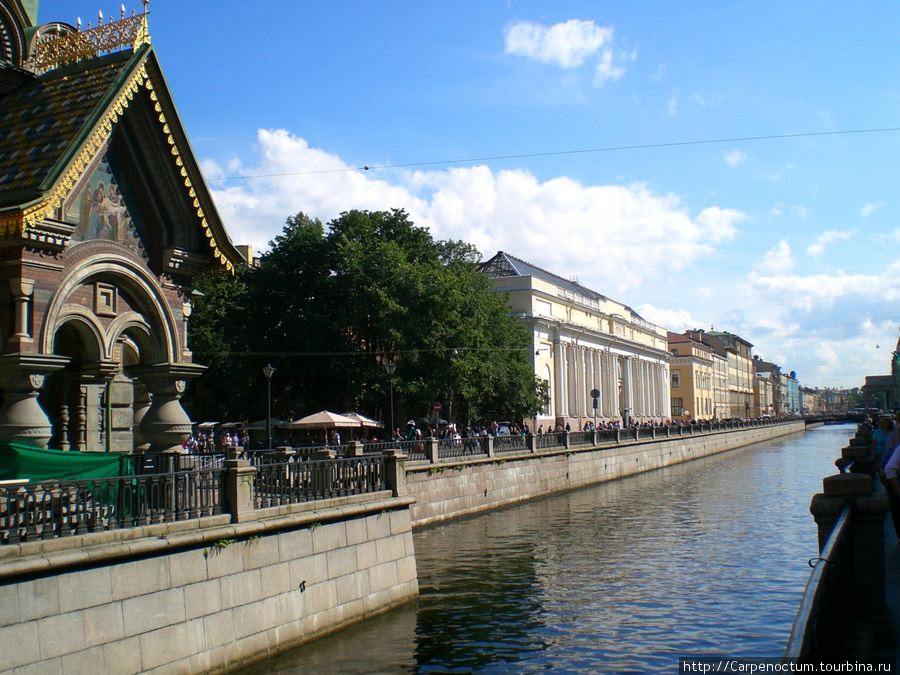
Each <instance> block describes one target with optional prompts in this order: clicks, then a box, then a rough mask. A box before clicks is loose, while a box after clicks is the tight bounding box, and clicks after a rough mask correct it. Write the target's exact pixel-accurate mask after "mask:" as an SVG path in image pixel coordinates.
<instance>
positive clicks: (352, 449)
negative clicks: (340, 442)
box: [344, 441, 365, 457]
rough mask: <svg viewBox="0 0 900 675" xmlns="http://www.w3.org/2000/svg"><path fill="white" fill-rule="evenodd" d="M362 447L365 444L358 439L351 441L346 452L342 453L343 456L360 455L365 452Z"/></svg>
mask: <svg viewBox="0 0 900 675" xmlns="http://www.w3.org/2000/svg"><path fill="white" fill-rule="evenodd" d="M364 448H365V446H364V445H363V444H362V443H360V442H359V441H351V442H350V443H349V444H348V445H347V452H346V453H344V457H362V456H363V455H364V454H365V452H364Z"/></svg>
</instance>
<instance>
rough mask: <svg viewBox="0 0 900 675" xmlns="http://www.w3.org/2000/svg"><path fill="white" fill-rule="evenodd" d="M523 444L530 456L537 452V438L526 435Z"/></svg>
mask: <svg viewBox="0 0 900 675" xmlns="http://www.w3.org/2000/svg"><path fill="white" fill-rule="evenodd" d="M525 444H526V446H527V447H528V452H530V453H531V454H532V455H533V454H534V453H536V452H537V436H535V435H534V434H528V435H527V436H526V437H525Z"/></svg>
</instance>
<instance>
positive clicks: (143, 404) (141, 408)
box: [132, 380, 150, 452]
mask: <svg viewBox="0 0 900 675" xmlns="http://www.w3.org/2000/svg"><path fill="white" fill-rule="evenodd" d="M132 385H133V388H134V408H133V410H134V418H133V422H132V442H133V443H134V451H135V452H147V451H149V450H150V442H149V441H147V439H145V438H144V436H143V435H142V434H141V422H143V421H144V417H145V416H146V414H147V411H148V410H150V394H149V392H148V391H147V387H145V386H144V383H143V382H140V381H138V380H132Z"/></svg>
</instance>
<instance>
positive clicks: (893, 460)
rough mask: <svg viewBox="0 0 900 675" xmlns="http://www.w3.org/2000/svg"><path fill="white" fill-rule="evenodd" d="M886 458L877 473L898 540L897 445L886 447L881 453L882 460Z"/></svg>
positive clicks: (899, 466)
mask: <svg viewBox="0 0 900 675" xmlns="http://www.w3.org/2000/svg"><path fill="white" fill-rule="evenodd" d="M885 456H887V460H886V461H885V463H884V465H883V467H882V466H879V469H878V473H879V476H880V477H881V481H882V482H883V483H884V485H885V489H886V490H887V493H888V500H890V503H891V520H892V521H893V522H894V533H895V534H896V535H897V539H898V540H900V478H898V474H900V451H898V450H897V445H894V446H893V447H891V446H888V447H886V448H885V451H884V452H883V453H882V459H884V458H885Z"/></svg>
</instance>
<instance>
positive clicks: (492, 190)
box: [203, 130, 900, 386]
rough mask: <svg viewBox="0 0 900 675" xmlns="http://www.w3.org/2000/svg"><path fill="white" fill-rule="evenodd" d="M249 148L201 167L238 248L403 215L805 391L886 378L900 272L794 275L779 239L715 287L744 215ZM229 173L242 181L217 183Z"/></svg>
mask: <svg viewBox="0 0 900 675" xmlns="http://www.w3.org/2000/svg"><path fill="white" fill-rule="evenodd" d="M257 147H258V155H257V157H256V159H255V160H254V162H253V164H252V165H250V164H244V165H241V164H239V163H238V164H236V163H234V161H233V160H232V161H231V162H230V166H225V167H224V168H222V167H218V166H217V165H215V164H214V163H212V162H209V161H207V162H204V163H203V168H204V171H206V172H207V173H206V175H207V176H208V179H209V182H210V186H211V189H212V192H213V196H214V198H215V200H216V204H217V206H218V209H219V212H220V213H221V215H222V218H223V221H224V222H225V224H226V227H227V228H228V231H229V233H230V234H231V237H232V239H233V241H234V242H235V243H238V244H245V243H247V244H251V245H253V246H254V248H255V249H256V250H258V251H262V250H265V249H266V248H267V244H268V242H269V241H270V240H272V239H273V238H274V237H275V236H276V235H278V234H280V233H281V231H282V228H283V226H284V221H285V218H287V217H288V216H289V215H293V214H295V213H297V212H298V211H304V212H306V213H308V214H309V215H311V216H314V217H318V218H321V219H322V220H323V221H324V222H326V223H327V222H328V221H330V220H331V219H333V218H335V217H337V216H338V215H339V214H340V213H341V212H342V211H346V210H349V209H372V210H377V209H388V208H395V207H396V208H405V209H406V210H407V211H408V212H409V213H410V216H411V218H412V220H413V221H414V222H415V223H416V224H418V225H421V226H425V227H428V228H429V229H430V230H431V232H432V233H433V235H434V236H435V237H437V238H440V239H450V238H452V239H463V240H465V241H468V242H471V243H473V244H474V245H476V246H477V247H478V249H479V250H480V251H481V252H482V254H483V255H484V256H485V257H487V256H490V255H493V253H494V252H496V251H497V250H505V251H509V252H510V253H512V254H513V255H516V256H518V257H520V258H523V259H525V260H528V261H529V262H532V263H534V264H536V265H539V266H540V267H543V268H545V269H549V270H551V271H553V272H555V273H557V274H559V275H561V276H563V277H565V276H568V275H570V274H577V275H578V277H579V278H580V280H581V282H582V283H584V284H585V285H586V286H587V287H589V288H593V289H594V290H597V291H599V292H601V293H604V294H608V295H610V296H612V297H614V298H616V299H618V300H620V301H622V302H626V303H627V304H630V305H631V306H633V307H639V308H640V309H639V312H640V313H641V315H642V316H644V317H645V318H646V319H647V320H649V321H652V322H654V323H657V324H659V325H662V326H665V327H667V328H669V329H671V330H675V331H677V332H681V331H683V330H684V327H685V325H687V326H688V327H690V328H693V327H700V326H702V327H707V328H708V327H709V326H710V325H711V324H715V326H716V328H717V329H720V330H728V331H731V332H734V333H737V334H738V335H741V336H742V337H745V338H746V339H748V340H749V341H750V342H752V343H753V344H754V345H755V348H754V350H755V351H756V352H757V353H761V354H765V355H778V358H779V359H781V358H782V355H783V357H784V361H783V362H781V361H779V362H780V364H781V365H782V366H783V367H784V368H786V369H787V370H796V371H797V372H798V374H799V375H800V379H801V382H802V383H803V384H805V385H810V386H844V385H846V386H859V385H861V384H862V382H861V381H857V380H859V379H860V378H859V376H858V373H860V372H864V373H880V372H889V370H890V349H887V348H886V347H887V346H890V347H891V349H892V348H893V345H894V344H895V343H896V340H897V325H896V317H897V316H900V289H898V288H892V287H894V286H897V283H896V278H897V277H898V276H900V260H897V261H896V262H895V263H893V264H892V265H889V266H887V267H886V268H885V269H884V270H883V271H881V272H877V271H872V272H867V273H866V274H860V275H848V274H844V273H841V272H837V273H834V274H827V275H826V274H817V275H813V276H800V275H798V274H795V272H794V259H793V255H792V251H791V247H790V246H789V244H788V241H787V240H784V241H781V242H779V243H778V244H777V245H776V246H774V247H772V248H771V250H769V251H768V253H766V254H765V256H764V258H763V259H762V260H761V261H759V262H758V264H757V265H756V267H755V268H753V269H748V268H746V267H744V268H741V267H740V263H735V265H732V266H728V267H727V270H726V273H727V275H728V276H727V279H722V278H721V277H720V276H718V272H717V270H716V268H717V267H718V266H719V264H720V263H719V261H718V258H717V256H718V255H719V254H720V253H724V254H727V248H726V247H727V245H728V243H729V242H731V241H732V240H734V238H735V237H736V235H737V234H738V232H739V229H740V228H741V226H742V224H743V223H747V222H748V221H749V219H748V217H747V215H746V214H744V213H742V212H740V211H736V210H734V209H729V208H726V207H725V206H720V205H715V204H713V205H705V208H702V209H700V210H699V211H698V210H696V209H693V210H692V209H689V208H688V207H687V206H686V205H685V204H684V203H683V202H682V201H681V199H680V198H679V196H678V195H675V194H671V193H659V192H656V191H654V190H653V189H652V188H651V187H649V186H648V185H646V184H644V183H631V184H621V185H585V184H583V183H580V182H578V181H576V180H573V179H571V178H568V177H564V176H563V177H558V178H554V179H552V180H541V179H539V178H538V177H536V176H535V175H534V174H532V173H530V172H529V171H526V170H522V169H514V170H502V171H497V170H494V169H492V168H491V167H488V166H473V167H467V168H463V167H455V168H451V169H447V170H441V171H406V172H400V171H387V170H385V171H381V172H375V171H368V172H366V171H354V170H350V167H348V166H347V164H346V163H345V162H344V161H343V160H342V159H341V158H340V157H338V156H336V155H334V154H330V153H327V152H325V151H323V150H321V149H318V148H313V147H310V146H309V144H308V143H307V142H306V141H305V140H304V139H303V138H301V137H298V136H294V135H291V134H289V133H288V132H287V131H284V130H261V131H259V132H258V136H257ZM274 174H285V175H281V176H275V175H274ZM224 175H228V176H234V175H244V176H247V177H248V178H246V179H245V180H242V181H227V182H219V181H216V180H214V179H215V178H221V177H223V176H224ZM250 176H270V177H268V178H265V177H260V178H251V177H250ZM777 208H779V209H780V208H784V209H788V207H787V206H783V205H780V204H779V205H777ZM852 235H853V232H852V231H849V232H841V231H827V232H823V233H821V234H820V235H819V236H818V238H817V239H816V242H817V243H819V245H821V246H823V247H827V246H828V245H829V244H832V243H835V242H838V241H842V240H844V239H845V238H849V237H850V236H852ZM807 252H809V249H807ZM826 252H827V251H826ZM736 260H740V257H737V258H736ZM875 344H881V347H882V348H881V349H879V350H875V349H874V345H875ZM773 358H775V357H774V356H773Z"/></svg>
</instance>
